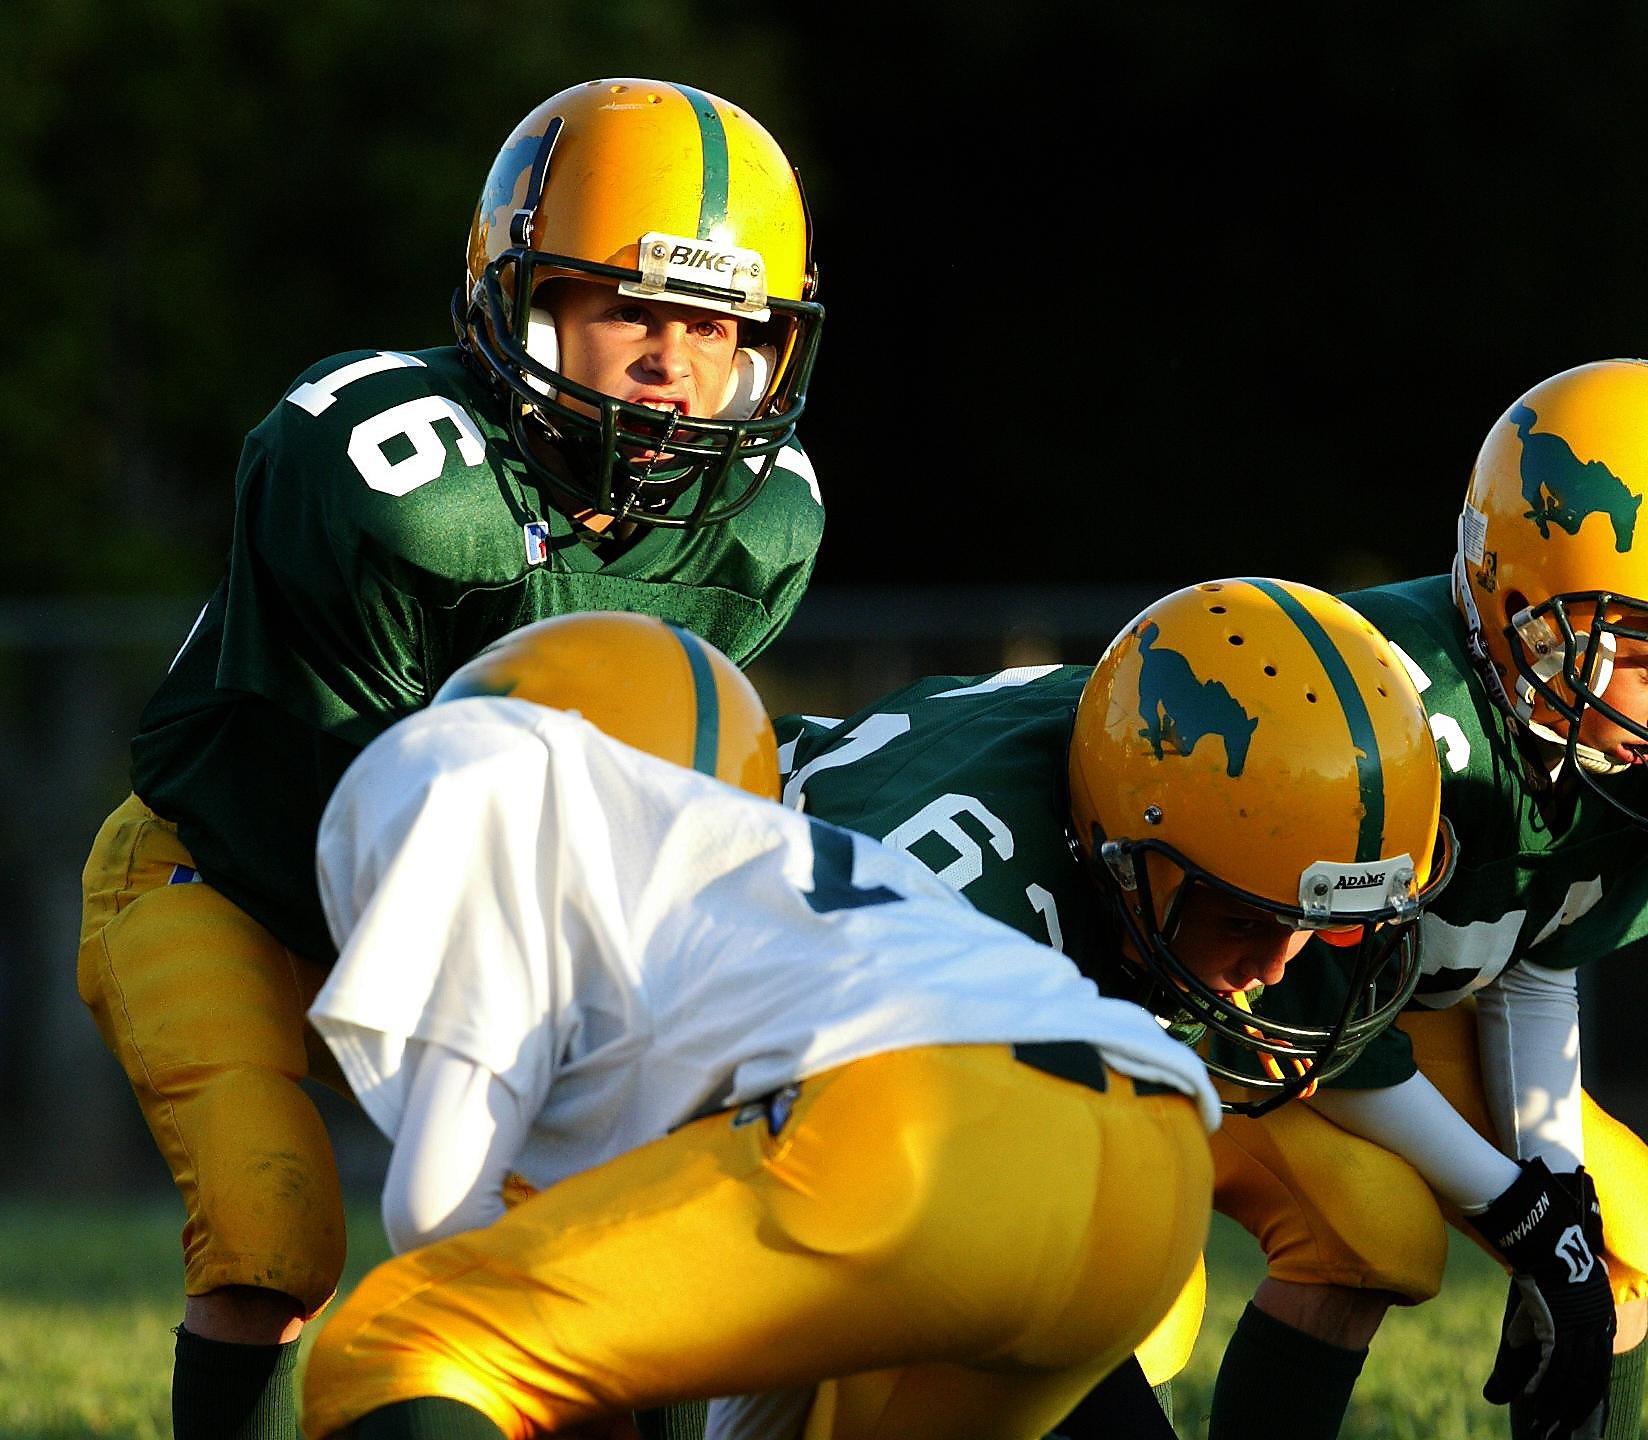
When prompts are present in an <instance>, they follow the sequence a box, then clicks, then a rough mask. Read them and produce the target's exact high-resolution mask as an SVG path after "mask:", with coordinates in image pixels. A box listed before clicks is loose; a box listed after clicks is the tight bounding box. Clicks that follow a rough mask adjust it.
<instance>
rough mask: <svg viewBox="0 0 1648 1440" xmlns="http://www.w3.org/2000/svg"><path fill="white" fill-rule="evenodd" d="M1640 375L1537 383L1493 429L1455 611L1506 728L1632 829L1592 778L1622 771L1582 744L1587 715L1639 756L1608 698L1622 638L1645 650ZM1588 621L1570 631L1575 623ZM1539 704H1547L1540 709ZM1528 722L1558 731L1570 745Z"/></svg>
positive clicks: (1620, 368) (1644, 431) (1479, 475)
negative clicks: (1605, 722)
mask: <svg viewBox="0 0 1648 1440" xmlns="http://www.w3.org/2000/svg"><path fill="white" fill-rule="evenodd" d="M1644 487H1648V363H1645V362H1644V361H1641V360H1601V361H1597V362H1595V363H1594V364H1589V365H1580V366H1577V367H1576V368H1574V369H1572V370H1565V371H1563V372H1562V373H1561V374H1559V375H1553V376H1552V377H1551V378H1550V379H1548V380H1544V381H1542V382H1541V383H1540V384H1538V385H1536V386H1534V388H1533V389H1532V390H1530V391H1528V393H1527V394H1526V395H1524V396H1522V398H1521V399H1519V400H1518V401H1517V402H1516V403H1515V404H1514V405H1512V406H1511V408H1510V409H1509V410H1507V411H1506V412H1505V414H1504V415H1502V416H1501V417H1500V418H1499V420H1498V421H1497V422H1496V423H1495V425H1494V427H1493V429H1492V430H1490V431H1489V432H1488V437H1487V439H1486V440H1485V441H1484V442H1483V445H1482V449H1481V451H1480V453H1479V454H1478V455H1477V460H1476V467H1475V469H1474V470H1473V471H1472V472H1471V480H1470V486H1469V488H1468V489H1467V491H1466V494H1465V507H1464V509H1463V511H1462V512H1461V514H1460V519H1459V545H1458V551H1457V553H1456V555H1455V557H1454V599H1455V600H1456V602H1457V603H1458V605H1459V609H1460V613H1461V614H1462V615H1463V616H1464V618H1465V629H1466V633H1467V637H1468V639H1469V643H1470V648H1471V652H1472V655H1473V656H1474V657H1475V659H1476V660H1477V662H1478V667H1479V669H1480V671H1481V673H1482V676H1483V679H1484V680H1485V681H1486V683H1487V686H1488V689H1489V692H1490V694H1492V696H1493V697H1494V700H1495V701H1496V703H1497V704H1498V705H1499V706H1500V708H1501V709H1503V710H1504V711H1505V713H1506V714H1507V715H1508V716H1509V717H1510V718H1511V720H1512V721H1513V722H1514V723H1515V724H1517V725H1519V726H1520V727H1522V728H1523V729H1524V730H1526V731H1527V732H1528V733H1530V734H1532V735H1534V736H1536V737H1538V738H1539V739H1541V740H1543V741H1545V742H1547V743H1548V744H1549V745H1552V746H1560V747H1561V749H1562V752H1563V755H1564V757H1565V760H1566V762H1567V764H1568V766H1569V768H1570V769H1572V770H1574V771H1575V772H1576V773H1577V774H1579V775H1580V776H1582V777H1583V778H1584V779H1585V780H1586V781H1587V782H1588V783H1589V784H1590V785H1591V786H1592V788H1593V789H1595V790H1596V791H1597V793H1598V794H1600V795H1602V796H1604V797H1605V798H1606V799H1608V800H1609V801H1610V802H1611V803H1612V804H1614V805H1616V806H1617V807H1618V808H1619V809H1621V810H1623V811H1624V812H1625V813H1626V814H1627V815H1629V816H1631V818H1632V819H1633V820H1635V821H1636V822H1637V823H1638V824H1640V825H1648V817H1644V816H1643V815H1641V814H1639V813H1638V812H1637V811H1636V810H1633V809H1632V808H1631V807H1630V806H1629V805H1627V804H1626V803H1625V802H1624V800H1623V799H1622V798H1621V797H1620V796H1619V794H1618V793H1617V788H1610V787H1608V786H1604V785H1599V784H1597V783H1596V782H1595V780H1594V778H1593V777H1594V776H1597V775H1607V774H1613V773H1615V772H1617V771H1621V770H1624V769H1627V768H1629V766H1628V765H1627V764H1626V763H1625V762H1622V761H1620V760H1618V759H1616V758H1614V757H1611V756H1609V755H1605V754H1603V753H1602V752H1601V751H1599V750H1596V749H1594V748H1593V747H1592V746H1590V745H1586V744H1582V743H1581V741H1580V737H1579V724H1580V719H1581V717H1582V716H1583V714H1584V712H1585V710H1586V708H1587V707H1594V708H1595V709H1596V710H1597V711H1599V712H1600V713H1601V714H1602V715H1604V716H1605V717H1606V718H1607V719H1609V720H1611V721H1613V722H1614V723H1615V724H1616V725H1618V726H1620V727H1621V728H1622V729H1624V730H1627V731H1629V732H1631V733H1632V734H1634V735H1636V736H1637V737H1638V738H1639V739H1640V740H1641V741H1642V743H1643V744H1645V745H1648V726H1644V724H1643V723H1642V719H1641V717H1639V716H1633V715H1627V714H1624V713H1622V712H1621V711H1619V710H1617V709H1616V708H1614V706H1613V705H1611V704H1610V703H1609V702H1608V701H1607V700H1606V699H1604V698H1603V697H1604V694H1605V693H1606V691H1607V688H1608V682H1609V680H1610V678H1611V677H1612V675H1613V670H1614V656H1615V653H1616V649H1617V644H1618V641H1619V639H1620V638H1622V637H1623V638H1629V639H1634V640H1648V628H1645V620H1648V519H1644V518H1643V517H1642V516H1640V515H1639V514H1638V512H1639V510H1640V509H1641V506H1642V495H1643V490H1644ZM1581 605H1582V606H1584V607H1585V608H1586V609H1589V610H1590V611H1591V612H1592V613H1591V614H1590V615H1589V616H1586V617H1584V618H1582V619H1581V620H1580V621H1579V622H1578V628H1577V629H1576V624H1575V620H1574V618H1573V617H1572V615H1571V613H1570V612H1571V611H1572V610H1573V608H1574V607H1575V606H1581ZM1541 702H1543V703H1541ZM1536 711H1538V712H1541V713H1544V714H1547V715H1548V714H1549V712H1551V711H1554V712H1555V714H1556V715H1557V716H1559V717H1561V719H1562V720H1564V721H1566V722H1567V723H1566V726H1565V727H1564V729H1565V731H1566V733H1563V732H1562V731H1559V730H1557V729H1556V728H1554V727H1553V726H1552V725H1551V724H1550V723H1549V722H1548V721H1546V720H1541V719H1540V718H1538V716H1537V715H1536Z"/></svg>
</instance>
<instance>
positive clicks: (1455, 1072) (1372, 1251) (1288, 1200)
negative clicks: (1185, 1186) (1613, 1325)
mask: <svg viewBox="0 0 1648 1440" xmlns="http://www.w3.org/2000/svg"><path fill="white" fill-rule="evenodd" d="M1398 1023H1399V1024H1400V1025H1401V1027H1402V1029H1403V1030H1405V1031H1406V1032H1407V1033H1408V1035H1409V1037H1410V1038H1411V1039H1412V1041H1413V1050H1414V1058H1415V1060H1416V1061H1417V1062H1418V1065H1419V1068H1420V1070H1421V1071H1422V1072H1423V1073H1424V1074H1425V1075H1426V1076H1427V1077H1428V1078H1429V1080H1430V1081H1431V1083H1432V1084H1433V1085H1435V1086H1436V1088H1437V1089H1438V1090H1439V1091H1441V1093H1442V1094H1443V1096H1444V1097H1446V1099H1447V1100H1448V1102H1449V1103H1450V1104H1451V1105H1453V1107H1454V1108H1455V1109H1456V1110H1458V1111H1459V1113H1460V1114H1461V1115H1463V1116H1464V1117H1465V1119H1466V1120H1467V1121H1469V1122H1470V1124H1471V1125H1472V1126H1474V1127H1475V1128H1476V1129H1477V1130H1478V1131H1479V1132H1480V1133H1481V1134H1482V1135H1484V1136H1486V1137H1487V1138H1488V1139H1489V1140H1491V1141H1493V1142H1494V1143H1495V1144H1498V1143H1499V1142H1498V1140H1497V1138H1496V1135H1495V1131H1494V1128H1493V1122H1492V1120H1491V1118H1490V1116H1489V1111H1488V1103H1487V1097H1486V1094H1485V1093H1484V1090H1483V1086H1482V1072H1481V1069H1480V1061H1479V1057H1478V1052H1477V1043H1476V1012H1475V1006H1474V1004H1472V1003H1471V1002H1469V1001H1467V1002H1465V1003H1464V1004H1461V1005H1456V1006H1453V1007H1452V1008H1450V1009H1447V1010H1435V1011H1431V1010H1427V1011H1412V1012H1409V1013H1408V1014H1405V1015H1403V1016H1402V1017H1401V1019H1400V1020H1399V1021H1398ZM1583 1120H1584V1127H1585V1168H1586V1170H1587V1171H1589V1172H1590V1174H1591V1176H1592V1178H1593V1179H1594V1180H1595V1182H1596V1187H1597V1195H1598V1198H1599V1199H1600V1201H1601V1204H1602V1216H1603V1226H1604V1230H1605V1232H1606V1236H1607V1256H1608V1274H1609V1278H1610V1280H1611V1281H1612V1282H1613V1286H1614V1297H1615V1300H1616V1301H1617V1302H1619V1303H1624V1302H1625V1301H1627V1300H1635V1299H1640V1298H1642V1297H1643V1296H1644V1295H1648V1279H1645V1277H1644V1271H1645V1270H1648V1207H1644V1206H1643V1205H1642V1202H1641V1197H1642V1196H1643V1195H1644V1194H1648V1146H1644V1144H1643V1142H1642V1140H1641V1139H1639V1138H1638V1137H1637V1136H1636V1135H1634V1134H1633V1133H1632V1132H1631V1131H1630V1130H1629V1129H1627V1128H1626V1127H1625V1126H1624V1125H1621V1124H1620V1123H1619V1122H1618V1121H1617V1120H1615V1119H1614V1118H1613V1117H1612V1116H1610V1115H1608V1114H1607V1113H1606V1112H1605V1111H1604V1110H1602V1109H1601V1107H1599V1106H1598V1105H1597V1104H1596V1103H1595V1102H1594V1101H1592V1100H1591V1098H1590V1096H1588V1095H1587V1096H1586V1097H1585V1098H1584V1108H1583ZM1212 1148H1213V1163H1214V1200H1213V1203H1214V1208H1215V1209H1217V1210H1218V1211H1219V1212H1220V1213H1221V1214H1225V1215H1229V1216H1230V1217H1231V1218H1233V1219H1234V1220H1236V1221H1238V1222H1239V1223H1240V1224H1241V1225H1242V1226H1243V1228H1245V1229H1246V1230H1248V1231H1249V1232H1250V1233H1251V1234H1252V1235H1253V1236H1254V1237H1255V1238H1256V1239H1257V1240H1258V1241H1259V1243H1260V1245H1261V1246H1262V1247H1263V1249H1264V1252H1265V1255H1266V1258H1267V1260H1268V1261H1269V1273H1270V1275H1271V1277H1272V1278H1273V1279H1277V1280H1286V1281H1291V1282H1293V1283H1295V1284H1300V1285H1346V1286H1353V1287H1361V1288H1369V1289H1380V1290H1389V1291H1392V1292H1393V1293H1394V1294H1395V1295H1396V1296H1397V1299H1398V1301H1399V1303H1402V1304H1407V1305H1414V1304H1418V1303H1419V1302H1421V1301H1424V1300H1428V1299H1430V1298H1431V1297H1432V1296H1433V1295H1435V1294H1436V1292H1437V1291H1438V1290H1439V1289H1440V1288H1441V1284H1442V1266H1443V1262H1444V1261H1445V1259H1446V1258H1447V1231H1446V1226H1445V1223H1444V1216H1446V1217H1447V1219H1449V1220H1453V1221H1454V1222H1455V1223H1456V1224H1457V1223H1458V1219H1459V1217H1458V1213H1457V1211H1455V1210H1453V1209H1452V1208H1451V1207H1449V1206H1447V1205H1445V1204H1443V1203H1441V1202H1439V1201H1438V1200H1437V1198H1436V1196H1435V1195H1434V1194H1432V1192H1431V1190H1430V1188H1429V1186H1427V1185H1426V1184H1425V1182H1424V1181H1423V1180H1422V1179H1421V1178H1420V1176H1419V1173H1418V1171H1416V1170H1415V1169H1414V1168H1413V1167H1412V1166H1411V1165H1409V1164H1408V1162H1407V1161H1406V1160H1403V1159H1401V1158H1399V1157H1398V1156H1396V1155H1393V1154H1391V1153H1390V1152H1389V1151H1387V1150H1382V1149H1380V1147H1379V1146H1377V1145H1375V1144H1373V1143H1372V1142H1371V1141H1367V1140H1363V1139H1361V1138H1360V1137H1359V1136H1356V1135H1352V1134H1350V1133H1348V1132H1347V1131H1344V1130H1341V1129H1340V1128H1339V1127H1338V1126H1337V1125H1335V1124H1333V1123H1332V1122H1331V1121H1329V1120H1327V1119H1325V1118H1323V1117H1322V1116H1321V1115H1318V1114H1316V1112H1315V1111H1313V1110H1311V1109H1310V1107H1309V1106H1308V1105H1306V1104H1301V1103H1299V1102H1297V1101H1295V1102H1293V1103H1291V1104H1288V1105H1284V1106H1283V1107H1282V1108H1281V1109H1279V1110H1275V1111H1273V1112H1272V1113H1271V1114H1269V1115H1266V1116H1264V1117H1262V1118H1261V1119H1258V1120H1253V1119H1248V1118H1245V1117H1240V1116H1234V1115H1227V1116H1226V1117H1225V1123H1224V1124H1223V1125H1222V1126H1221V1127H1220V1128H1219V1131H1218V1133H1217V1134H1215V1135H1214V1137H1213V1141H1212ZM1460 1229H1461V1231H1462V1233H1464V1234H1465V1235H1468V1236H1470V1237H1471V1238H1472V1239H1475V1238H1476V1234H1475V1231H1473V1230H1471V1229H1470V1227H1469V1226H1460Z"/></svg>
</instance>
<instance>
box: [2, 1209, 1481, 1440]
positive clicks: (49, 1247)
mask: <svg viewBox="0 0 1648 1440" xmlns="http://www.w3.org/2000/svg"><path fill="white" fill-rule="evenodd" d="M178 1225H179V1214H178V1212H177V1211H176V1210H175V1208H174V1207H172V1206H170V1205H151V1206H147V1207H144V1208H138V1209H114V1208H104V1207H93V1206H87V1205H73V1204H64V1205H49V1206H48V1205H45V1204H18V1203H12V1202H0V1440H94V1437H95V1440H105V1437H119V1440H164V1437H166V1436H168V1435H169V1434H170V1423H169V1411H168V1406H169V1399H168V1396H169V1387H170V1373H171V1347H172V1336H171V1327H172V1326H173V1325H175V1324H176V1323H177V1321H178V1319H179V1307H178V1302H177V1299H176V1298H175V1295H174V1290H175V1285H176V1278H175V1266H176V1258H175V1257H176V1250H177V1230H178ZM351 1237H352V1249H353V1258H352V1259H351V1262H350V1265H349V1269H348V1272H347V1273H346V1275H345V1278H344V1284H345V1287H346V1288H347V1287H348V1286H351V1285H353V1284H354V1283H355V1281H356V1280H357V1279H358V1278H359V1276H360V1275H361V1274H362V1273H363V1272H364V1270H365V1269H366V1267H367V1266H369V1265H371V1264H372V1263H374V1262H375V1261H376V1260H378V1259H379V1258H381V1257H382V1255H383V1254H384V1253H385V1249H384V1243H383V1235H382V1232H381V1230H380V1229H379V1227H378V1223H377V1219H376V1216H375V1215H374V1214H373V1213H372V1212H371V1211H370V1210H360V1211H357V1212H355V1213H354V1214H353V1215H352V1216H351ZM1208 1260H1209V1267H1208V1268H1209V1281H1210V1284H1209V1298H1208V1317H1207V1323H1206V1325H1205V1326H1204V1327H1203V1331H1202V1337H1201V1339H1200V1341H1199V1342H1198V1343H1197V1346H1196V1353H1195V1356H1194V1357H1193V1359H1192V1361H1191V1364H1190V1368H1189V1369H1188V1370H1187V1371H1186V1373H1185V1374H1184V1375H1183V1376H1181V1377H1180V1380H1179V1382H1178V1385H1177V1390H1176V1398H1175V1408H1176V1412H1177V1415H1176V1418H1177V1425H1178V1430H1179V1434H1180V1435H1181V1436H1182V1437H1184V1440H1205V1435H1206V1420H1205V1415H1206V1410H1207V1400H1208V1397H1209V1395H1210V1394H1211V1392H1212V1385H1213V1376H1214V1373H1215V1370H1216V1368H1217V1365H1218V1358H1219V1352H1220V1350H1221V1348H1222V1346H1223V1343H1224V1339H1225V1337H1226V1336H1227V1335H1228V1334H1229V1332H1230V1328H1231V1326H1232V1325H1234V1324H1235V1321H1236V1317H1237V1316H1238V1315H1239V1314H1240V1313H1241V1309H1242V1306H1243V1305H1244V1304H1245V1303H1246V1300H1247V1297H1248V1295H1249V1294H1250V1293H1251V1292H1252V1288H1253V1285H1254V1284H1255V1282H1256V1281H1257V1279H1258V1278H1259V1275H1260V1274H1261V1273H1262V1267H1261V1265H1260V1262H1259V1258H1258V1251H1257V1247H1255V1246H1254V1245H1253V1243H1252V1241H1250V1240H1249V1239H1248V1237H1247V1236H1246V1235H1244V1234H1242V1233H1241V1232H1240V1231H1239V1230H1236V1229H1235V1227H1234V1226H1231V1225H1229V1224H1228V1223H1227V1222H1225V1221H1223V1220H1222V1219H1220V1218H1219V1217H1215V1226H1214V1232H1213V1237H1212V1240H1211V1242H1210V1245H1209V1249H1208ZM1503 1303H1504V1282H1503V1280H1502V1278H1501V1275H1500V1272H1499V1271H1498V1270H1497V1269H1495V1268H1494V1266H1493V1265H1492V1264H1491V1263H1490V1262H1489V1261H1488V1260H1487V1259H1486V1257H1484V1256H1483V1255H1482V1254H1481V1253H1480V1252H1479V1251H1477V1250H1476V1249H1475V1248H1474V1247H1472V1246H1470V1245H1468V1244H1466V1243H1464V1242H1463V1241H1459V1242H1457V1243H1456V1244H1455V1246H1454V1249H1453V1253H1452V1256H1451V1258H1450V1261H1449V1274H1448V1283H1447V1286H1446V1288H1445V1289H1444V1291H1443V1294H1442V1296H1441V1298H1440V1299H1438V1300H1436V1301H1434V1302H1432V1303H1431V1304H1429V1305H1425V1306H1421V1307H1420V1308H1418V1309H1415V1310H1402V1311H1396V1312H1393V1313H1392V1315H1391V1316H1390V1318H1389V1319H1388V1320H1387V1321H1386V1323H1385V1326H1384V1328H1383V1330H1381V1332H1380V1334H1379V1336H1378V1338H1377V1339H1376V1340H1375V1341H1374V1345H1373V1352H1372V1354H1371V1355H1370V1357H1369V1359H1368V1363H1367V1367H1366V1369H1365V1370H1364V1371H1363V1374H1362V1380H1361V1383H1360V1385H1359V1386H1358V1388H1357V1395H1356V1399H1355V1402H1354V1404H1353V1408H1352V1411H1351V1414H1350V1417H1349V1419H1348V1421H1347V1423H1346V1425H1345V1428H1344V1430H1343V1432H1342V1436H1343V1437H1344V1440H1503V1437H1504V1435H1505V1429H1504V1422H1503V1412H1500V1411H1495V1410H1492V1409H1490V1408H1489V1407H1488V1406H1486V1405H1485V1404H1483V1402H1482V1401H1481V1399H1480V1398H1479V1389H1480V1385H1481V1378H1482V1377H1483V1376H1484V1375H1485V1374H1486V1373H1487V1369H1488V1365H1489V1363H1490V1361H1491V1359H1492V1355H1493V1348H1494V1342H1495V1338H1496V1334H1495V1332H1496V1330H1497V1325H1498V1317H1499V1313H1500V1307H1501V1306H1502V1304H1503Z"/></svg>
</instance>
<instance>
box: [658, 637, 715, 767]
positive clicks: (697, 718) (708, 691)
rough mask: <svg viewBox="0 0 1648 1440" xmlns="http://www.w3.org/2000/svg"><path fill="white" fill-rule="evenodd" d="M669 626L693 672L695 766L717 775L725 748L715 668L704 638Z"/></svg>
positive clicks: (693, 760)
mask: <svg viewBox="0 0 1648 1440" xmlns="http://www.w3.org/2000/svg"><path fill="white" fill-rule="evenodd" d="M664 623H665V624H669V622H668V621H665V622H664ZM669 628H670V630H671V631H672V632H673V633H674V635H675V638H676V639H677V640H679V641H680V642H681V648H682V649H683V650H685V651H686V652H687V665H688V667H689V668H690V669H691V671H692V707H693V727H692V768H693V769H694V770H698V771H701V772H702V773H704V774H705V775H713V774H715V756H716V752H717V751H718V750H719V749H720V748H721V707H720V706H719V705H718V704H717V703H716V699H715V671H714V670H713V669H712V668H711V666H710V657H709V656H708V655H707V654H705V652H704V642H703V641H702V640H700V639H699V638H698V637H697V636H696V635H694V634H693V633H692V631H690V630H683V629H682V628H681V627H680V626H679V625H670V627H669Z"/></svg>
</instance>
